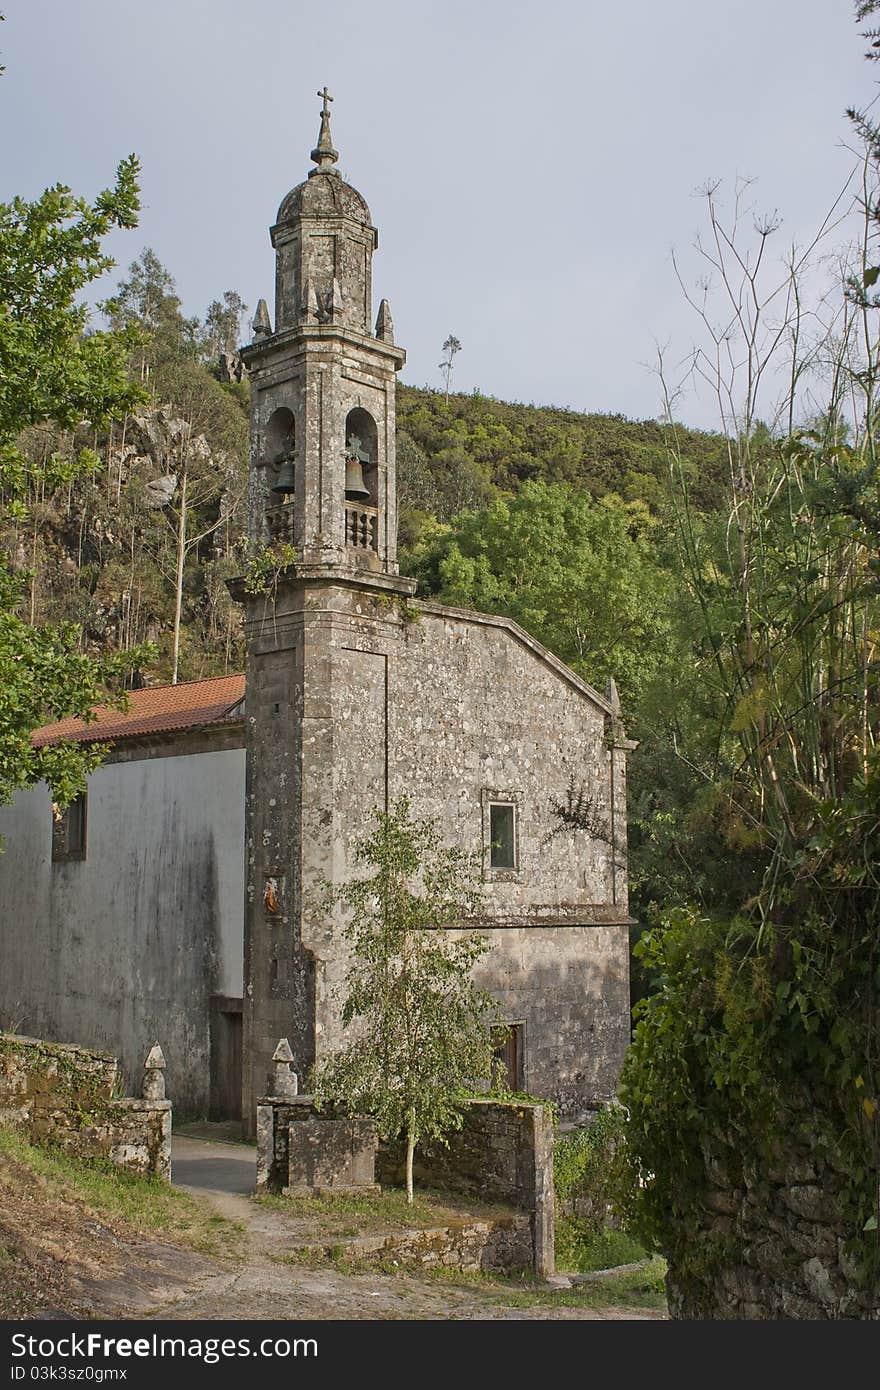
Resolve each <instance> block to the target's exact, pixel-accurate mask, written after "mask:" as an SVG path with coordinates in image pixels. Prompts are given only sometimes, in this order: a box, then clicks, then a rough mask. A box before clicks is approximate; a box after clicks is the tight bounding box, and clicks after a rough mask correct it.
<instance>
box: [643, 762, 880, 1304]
mask: <svg viewBox="0 0 880 1390" xmlns="http://www.w3.org/2000/svg"><path fill="white" fill-rule="evenodd" d="M819 820H820V827H821V828H820V829H819V830H818V831H817V833H816V834H815V835H814V836H813V837H812V839H811V840H810V842H809V843H808V844H807V845H806V846H804V848H803V850H802V851H801V852H800V854H799V855H798V856H796V859H795V860H794V862H793V863H792V864H791V866H790V868H789V870H788V872H787V874H786V876H785V880H784V882H779V881H778V880H777V883H776V886H775V891H774V896H773V900H772V901H773V904H774V909H773V915H772V917H771V916H769V915H767V914H765V915H764V916H763V918H762V919H760V925H759V926H756V920H755V919H756V916H757V914H756V913H753V914H751V915H743V916H741V917H739V918H738V919H736V920H734V921H733V922H732V923H731V924H725V923H723V922H717V921H710V920H709V919H707V918H705V917H701V916H699V915H697V914H695V913H693V912H691V911H686V910H680V909H679V910H673V911H671V912H669V913H668V914H667V917H666V921H665V923H664V924H663V926H662V927H660V928H657V929H656V930H653V931H651V932H648V933H646V934H645V935H644V936H643V937H642V940H641V942H640V943H639V946H638V947H637V951H638V953H639V954H640V955H641V956H642V957H643V959H645V960H646V962H647V963H648V965H649V967H650V969H651V970H652V972H653V974H654V977H655V979H656V980H657V981H658V988H657V990H656V992H655V993H653V994H652V995H650V996H649V997H647V998H646V999H644V1000H642V1001H641V1002H640V1004H639V1005H638V1006H637V1009H636V1014H637V1019H638V1022H637V1026H636V1030H635V1036H634V1041H633V1044H632V1047H631V1049H630V1053H629V1055H628V1057H627V1060H626V1063H625V1067H624V1072H623V1077H622V1081H621V1086H620V1095H621V1099H622V1100H623V1102H624V1104H625V1105H627V1106H628V1107H629V1109H630V1112H631V1119H630V1127H629V1143H630V1146H631V1149H632V1151H633V1153H634V1154H635V1155H637V1158H638V1162H639V1164H640V1165H641V1172H642V1176H643V1179H644V1186H643V1187H642V1189H641V1190H640V1194H639V1201H638V1208H637V1214H636V1218H635V1226H636V1230H637V1231H638V1233H639V1234H640V1235H641V1237H642V1238H643V1239H644V1240H645V1241H646V1242H647V1243H648V1244H650V1245H651V1246H653V1247H654V1248H661V1249H663V1250H664V1252H665V1253H666V1254H667V1255H668V1256H669V1257H670V1258H671V1259H672V1261H673V1263H674V1264H675V1265H676V1267H677V1268H681V1269H682V1270H683V1271H685V1272H686V1271H687V1269H688V1268H689V1262H690V1260H691V1256H692V1253H693V1248H695V1247H693V1239H694V1234H695V1231H696V1230H698V1229H699V1227H700V1224H701V1221H702V1219H703V1218H702V1215H701V1211H702V1203H703V1202H704V1201H705V1197H706V1193H707V1191H708V1186H709V1173H708V1169H707V1153H712V1152H713V1150H714V1151H715V1153H716V1154H717V1155H720V1157H721V1160H722V1161H723V1162H724V1163H725V1164H726V1165H727V1166H728V1169H729V1172H730V1184H731V1186H736V1185H737V1183H738V1179H737V1172H739V1173H740V1174H741V1171H742V1165H743V1164H744V1163H746V1162H749V1161H753V1162H755V1163H757V1164H758V1165H759V1166H760V1164H766V1163H768V1162H770V1161H771V1160H772V1159H773V1158H774V1157H778V1152H779V1150H778V1145H779V1143H780V1140H781V1142H782V1145H783V1152H784V1149H785V1144H786V1143H797V1142H798V1139H799V1136H798V1132H797V1126H798V1125H803V1124H804V1123H805V1122H806V1124H807V1125H808V1127H809V1129H808V1135H807V1136H803V1135H801V1136H800V1140H801V1142H802V1143H803V1142H806V1141H807V1140H808V1142H809V1146H810V1147H811V1148H813V1149H814V1151H815V1152H817V1153H822V1152H824V1153H825V1154H826V1155H827V1156H828V1162H829V1165H830V1169H831V1171H836V1172H837V1173H839V1174H841V1175H843V1176H842V1178H841V1184H842V1187H841V1194H840V1195H841V1200H842V1203H843V1210H844V1217H845V1221H846V1229H847V1235H848V1239H849V1241H850V1245H851V1250H852V1253H853V1257H854V1258H855V1259H857V1260H858V1261H860V1263H861V1267H862V1269H863V1272H864V1276H865V1278H866V1279H868V1280H871V1281H874V1283H875V1284H876V1281H877V1280H878V1279H880V1243H878V1237H877V1229H876V1221H877V1215H878V1189H877V1173H878V1171H880V1130H878V1105H880V1057H878V1049H877V1042H876V1039H877V1017H878V987H880V963H878V954H877V940H878V927H880V893H878V887H880V881H878V874H877V864H878V862H880V769H878V767H877V765H876V764H874V765H872V767H871V769H870V770H869V774H868V777H867V779H866V780H865V781H864V782H860V783H858V784H857V785H856V786H855V787H854V788H853V790H852V792H851V793H850V794H849V795H848V796H846V797H843V798H839V799H836V800H828V801H826V802H825V803H823V804H822V806H821V807H820V809H819Z"/></svg>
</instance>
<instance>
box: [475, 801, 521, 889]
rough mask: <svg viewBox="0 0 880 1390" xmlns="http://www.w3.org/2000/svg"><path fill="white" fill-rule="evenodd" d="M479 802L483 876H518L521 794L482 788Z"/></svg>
mask: <svg viewBox="0 0 880 1390" xmlns="http://www.w3.org/2000/svg"><path fill="white" fill-rule="evenodd" d="M481 799H482V803H483V876H484V878H487V879H518V878H519V875H520V869H521V864H520V822H521V820H522V793H521V792H516V791H506V790H504V791H502V790H499V789H497V788H494V787H486V788H484V790H483V793H482V798H481Z"/></svg>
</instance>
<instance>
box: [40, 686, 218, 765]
mask: <svg viewBox="0 0 880 1390" xmlns="http://www.w3.org/2000/svg"><path fill="white" fill-rule="evenodd" d="M243 698H244V676H242V675H238V676H216V677H214V678H213V679H211V680H204V681H184V682H182V683H181V684H180V685H154V686H149V687H148V688H147V689H145V690H132V691H131V692H130V696H129V699H130V701H131V703H130V705H129V707H128V709H127V710H118V709H108V708H107V706H106V705H97V706H96V707H95V714H96V716H97V718H96V719H94V720H92V721H91V722H90V723H86V721H85V720H83V719H60V720H59V721H58V723H57V724H45V725H44V726H43V728H42V729H36V730H35V731H34V733H33V734H32V736H31V742H32V743H33V745H34V747H35V748H42V747H44V746H45V745H46V744H47V743H59V742H60V741H61V740H62V739H71V740H72V741H73V742H75V743H95V742H101V743H103V742H105V741H109V742H116V741H117V740H118V739H123V738H139V737H143V736H144V735H145V734H160V733H171V732H172V731H175V730H181V729H192V728H198V727H201V726H202V725H204V724H216V723H219V722H220V721H222V720H224V719H227V718H229V717H230V716H231V715H232V711H233V710H234V709H235V707H236V705H238V704H239V703H240V702H241V700H242V699H243Z"/></svg>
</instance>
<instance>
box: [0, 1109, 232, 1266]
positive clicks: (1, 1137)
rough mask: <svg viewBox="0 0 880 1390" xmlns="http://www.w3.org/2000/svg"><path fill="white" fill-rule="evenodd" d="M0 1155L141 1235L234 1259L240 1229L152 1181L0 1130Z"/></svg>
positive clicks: (51, 1187)
mask: <svg viewBox="0 0 880 1390" xmlns="http://www.w3.org/2000/svg"><path fill="white" fill-rule="evenodd" d="M0 1156H3V1157H6V1158H7V1159H8V1160H10V1161H15V1162H17V1163H20V1164H22V1165H23V1166H24V1167H25V1168H27V1169H29V1170H30V1172H31V1173H33V1174H35V1176H36V1177H38V1178H40V1179H42V1181H43V1182H44V1183H45V1184H46V1188H47V1198H49V1199H50V1200H51V1196H52V1194H53V1192H57V1193H58V1195H59V1196H60V1197H63V1198H65V1199H67V1200H69V1199H70V1198H75V1199H77V1200H78V1201H80V1202H82V1203H84V1204H85V1205H86V1206H88V1207H89V1208H91V1210H92V1211H93V1212H95V1213H96V1214H98V1215H104V1216H106V1217H110V1218H116V1219H118V1220H120V1221H124V1222H126V1224H128V1225H129V1226H131V1227H133V1228H134V1229H135V1230H136V1231H139V1232H141V1233H142V1234H144V1235H150V1236H155V1237H161V1238H165V1239H168V1240H170V1241H171V1242H173V1243H174V1244H175V1245H183V1246H186V1247H188V1248H190V1249H192V1250H199V1251H202V1252H203V1253H204V1254H208V1255H214V1256H223V1255H231V1256H235V1255H236V1254H237V1253H238V1250H239V1246H240V1242H241V1236H242V1233H243V1228H242V1227H241V1226H240V1225H239V1224H238V1223H237V1222H234V1221H229V1220H227V1219H226V1217H223V1216H218V1215H217V1214H216V1213H215V1212H213V1211H212V1210H211V1208H210V1207H209V1205H208V1204H207V1203H206V1202H201V1201H199V1200H198V1199H197V1198H195V1197H192V1196H190V1194H189V1193H186V1192H181V1191H179V1190H178V1189H177V1188H173V1187H170V1186H169V1185H168V1184H167V1183H164V1182H162V1181H161V1180H160V1179H159V1178H155V1177H139V1176H137V1175H136V1174H134V1173H129V1172H126V1171H125V1169H123V1168H117V1167H116V1166H115V1165H113V1164H111V1163H109V1162H102V1161H98V1160H95V1161H89V1162H85V1161H83V1160H80V1159H74V1158H71V1157H70V1156H69V1155H68V1154H66V1153H64V1152H63V1151H62V1150H60V1149H56V1148H49V1147H46V1148H42V1147H37V1146H36V1145H34V1144H30V1143H29V1142H28V1141H27V1140H26V1139H25V1138H23V1136H22V1135H20V1134H18V1133H16V1132H15V1131H14V1130H11V1129H7V1128H4V1127H2V1126H0Z"/></svg>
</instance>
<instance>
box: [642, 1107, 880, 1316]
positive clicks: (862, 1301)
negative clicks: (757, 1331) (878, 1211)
mask: <svg viewBox="0 0 880 1390" xmlns="http://www.w3.org/2000/svg"><path fill="white" fill-rule="evenodd" d="M780 1132H782V1133H784V1134H785V1135H786V1138H785V1141H784V1143H783V1142H777V1146H776V1151H775V1153H773V1154H772V1155H768V1156H767V1157H765V1158H763V1159H757V1158H755V1157H754V1156H749V1155H743V1153H742V1152H741V1151H739V1150H737V1149H735V1148H733V1147H732V1146H729V1145H727V1144H724V1143H722V1142H720V1140H719V1142H718V1143H717V1144H712V1145H709V1144H706V1145H704V1155H703V1156H704V1162H705V1172H706V1177H707V1179H708V1190H707V1192H706V1194H705V1196H704V1198H703V1211H702V1214H701V1216H700V1219H699V1224H698V1228H697V1229H696V1230H695V1231H694V1233H693V1236H692V1238H691V1240H690V1241H689V1242H688V1256H687V1266H686V1268H685V1267H681V1266H678V1267H677V1265H676V1260H675V1257H674V1256H672V1257H671V1258H670V1266H669V1273H668V1275H667V1289H668V1295H669V1311H670V1314H671V1316H672V1317H675V1318H687V1319H693V1318H713V1319H718V1318H724V1319H740V1318H742V1319H757V1318H761V1319H765V1318H772V1319H781V1318H786V1319H789V1318H798V1319H800V1318H804V1319H818V1318H834V1319H838V1318H846V1319H851V1318H866V1317H867V1318H880V1290H878V1289H877V1288H874V1289H873V1290H872V1289H871V1288H870V1287H869V1286H868V1285H867V1284H866V1283H865V1281H864V1280H863V1279H861V1278H860V1275H859V1269H858V1265H857V1262H856V1261H855V1260H854V1259H853V1256H852V1250H851V1246H850V1242H851V1240H852V1237H853V1236H854V1235H856V1232H855V1230H854V1228H853V1227H852V1226H848V1225H847V1222H846V1221H845V1219H844V1216H843V1212H842V1209H841V1203H840V1194H841V1190H842V1186H843V1183H844V1181H845V1176H846V1175H845V1171H844V1168H843V1166H842V1164H841V1163H840V1162H837V1163H835V1161H834V1155H833V1154H831V1153H829V1150H828V1147H827V1145H822V1143H821V1140H819V1139H818V1137H817V1135H816V1132H815V1129H814V1122H813V1120H812V1117H811V1115H810V1114H809V1113H808V1111H807V1110H806V1109H805V1110H804V1111H802V1112H800V1113H798V1114H792V1115H790V1116H788V1117H787V1119H786V1120H785V1121H784V1122H783V1127H782V1129H781V1131H780ZM692 1255H693V1256H698V1258H693V1259H692V1258H691V1256H692Z"/></svg>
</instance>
